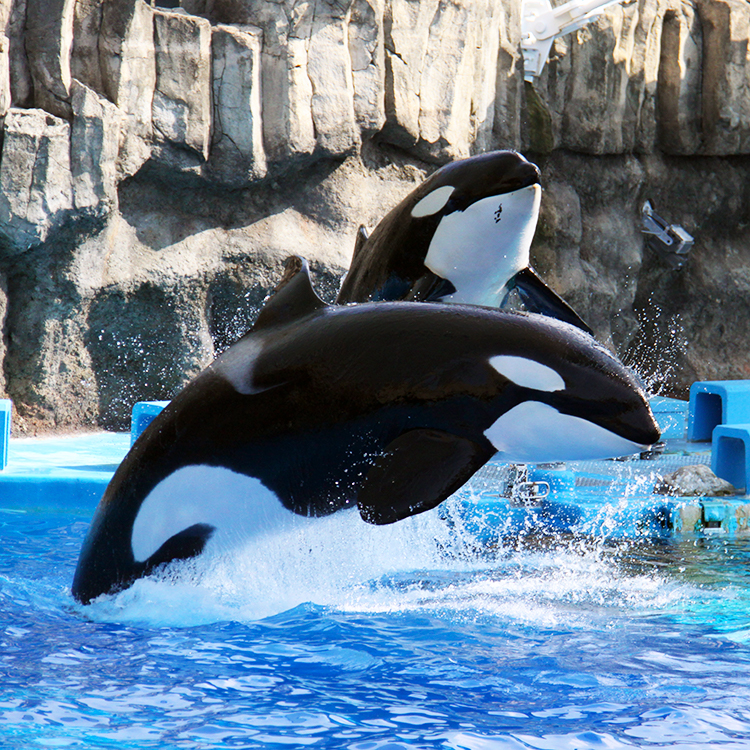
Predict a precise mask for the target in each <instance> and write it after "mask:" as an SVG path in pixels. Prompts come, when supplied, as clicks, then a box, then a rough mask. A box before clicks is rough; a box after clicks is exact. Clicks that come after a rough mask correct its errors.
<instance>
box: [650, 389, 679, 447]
mask: <svg viewBox="0 0 750 750" xmlns="http://www.w3.org/2000/svg"><path fill="white" fill-rule="evenodd" d="M648 402H649V404H650V405H651V411H652V412H653V413H654V418H655V419H656V423H657V424H658V425H659V429H660V430H661V439H662V440H684V439H685V432H686V430H687V419H688V402H687V401H682V400H681V399H678V398H666V397H664V396H652V397H651V398H650V399H649V401H648Z"/></svg>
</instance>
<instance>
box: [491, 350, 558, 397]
mask: <svg viewBox="0 0 750 750" xmlns="http://www.w3.org/2000/svg"><path fill="white" fill-rule="evenodd" d="M490 364H491V365H492V367H494V368H495V370H497V371H498V372H499V373H500V374H501V375H502V376H503V377H506V378H508V380H510V381H511V383H515V384H516V385H520V386H523V387H524V388H533V389H534V390H535V391H547V392H549V393H551V392H553V391H562V390H563V389H564V388H565V381H564V380H563V379H562V376H561V375H560V373H559V372H557V370H553V369H552V368H551V367H547V365H543V364H541V363H540V362H537V361H536V360H533V359H527V358H526V357H515V356H512V355H509V354H500V355H498V356H497V357H491V358H490Z"/></svg>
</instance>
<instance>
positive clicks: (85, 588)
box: [72, 258, 659, 603]
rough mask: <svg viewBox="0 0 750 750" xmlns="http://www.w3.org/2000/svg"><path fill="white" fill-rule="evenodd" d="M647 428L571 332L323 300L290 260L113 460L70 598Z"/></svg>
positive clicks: (613, 371) (640, 444) (433, 497)
mask: <svg viewBox="0 0 750 750" xmlns="http://www.w3.org/2000/svg"><path fill="white" fill-rule="evenodd" d="M658 438H659V430H658V428H657V425H656V423H655V422H654V418H653V415H652V414H651V411H650V408H649V406H648V403H647V401H646V399H645V396H644V393H643V391H642V390H641V388H640V386H639V385H638V383H637V382H636V381H635V379H634V378H633V376H632V375H631V374H630V373H629V371H628V370H627V369H626V368H625V367H624V366H623V365H621V364H620V363H619V362H618V361H617V360H616V359H615V358H614V357H612V356H611V355H610V354H609V352H608V351H607V350H606V349H604V348H603V347H602V346H600V345H599V344H597V342H596V341H594V339H592V338H591V337H590V336H588V335H587V334H585V333H583V332H582V331H580V330H579V329H578V328H575V327H573V326H571V325H568V324H566V323H562V322H560V321H557V320H553V319H551V318H547V317H544V316H540V315H533V314H514V313H508V312H502V311H499V310H495V309H485V308H480V307H476V306H464V305H443V304H430V303H427V304H420V305H414V304H411V303H408V302H392V303H373V304H362V305H351V306H340V305H330V306H329V305H326V304H325V303H324V302H323V301H322V300H320V298H318V297H317V296H316V294H315V292H314V291H313V288H312V286H311V284H310V279H309V276H308V273H307V266H306V264H305V263H304V262H303V261H301V260H300V259H299V258H294V259H291V261H290V263H289V265H288V268H287V273H286V274H285V276H284V279H283V280H282V282H281V284H280V285H279V287H278V288H277V291H276V293H275V294H274V296H272V297H271V298H270V300H269V301H268V302H267V304H266V305H265V307H264V308H263V310H262V311H261V313H260V315H259V317H258V320H257V322H256V324H255V326H254V327H253V329H252V330H251V331H250V332H249V333H248V334H246V335H245V336H244V337H243V338H242V339H240V340H239V341H238V342H237V343H236V344H234V345H233V346H232V347H230V348H229V349H227V350H226V351H225V352H224V353H223V354H222V355H221V356H220V357H218V358H217V359H216V360H215V361H214V362H213V363H212V364H211V365H209V367H207V368H206V369H205V370H204V371H203V372H202V373H200V374H199V375H198V376H197V377H196V378H195V379H194V380H193V381H191V382H190V383H189V384H188V385H187V386H186V387H185V388H184V390H183V391H182V392H181V393H179V394H178V395H177V396H176V397H175V399H174V400H173V401H172V402H171V403H170V404H169V405H168V406H167V407H166V408H165V409H164V411H162V412H161V414H160V415H159V416H157V417H156V419H154V421H153V422H152V423H151V424H150V426H149V427H148V428H147V429H146V430H145V431H144V433H143V434H142V435H141V437H140V438H139V439H138V440H137V441H136V442H135V444H134V445H133V447H132V448H131V450H130V452H129V453H128V455H127V456H126V457H125V459H124V460H123V462H122V464H121V465H120V467H119V468H118V469H117V471H116V473H115V475H114V477H113V478H112V481H111V483H110V484H109V486H108V488H107V490H106V492H105V494H104V496H103V498H102V500H101V502H100V504H99V506H98V508H97V511H96V513H95V516H94V519H93V521H92V525H91V527H90V529H89V532H88V535H87V537H86V539H85V541H84V544H83V548H82V550H81V554H80V558H79V561H78V567H77V569H76V573H75V579H74V581H73V587H72V591H73V595H74V596H75V598H76V599H78V600H79V601H81V602H84V603H88V602H90V601H91V600H92V599H94V598H95V597H97V596H99V595H100V594H105V593H110V592H116V591H118V590H121V589H123V588H126V587H128V586H129V585H130V584H131V583H132V582H133V581H135V580H136V579H137V578H139V577H142V576H145V575H147V574H148V573H150V572H151V571H153V570H154V569H155V568H157V567H159V566H161V565H163V564H165V563H168V562H170V561H173V560H178V559H184V558H190V557H194V556H196V555H199V554H201V553H203V552H204V551H206V552H210V551H211V550H212V549H213V550H216V551H220V550H222V549H227V548H231V545H232V544H235V543H237V542H241V541H243V540H247V539H248V538H249V537H252V536H253V535H260V534H264V533H267V532H269V531H271V530H274V529H276V530H278V528H279V526H281V525H283V524H284V523H286V522H288V520H289V519H290V518H294V517H295V514H296V515H297V517H299V516H306V517H308V519H309V520H305V521H304V522H309V523H314V522H315V519H316V518H318V517H320V516H326V515H328V514H331V513H334V512H337V511H341V510H343V509H345V508H349V507H352V508H353V507H355V506H358V508H359V513H360V515H361V517H362V519H364V521H366V522H369V523H374V524H388V523H393V522H395V521H398V520H400V519H403V518H406V517H408V516H411V515H414V514H417V513H421V512H423V511H426V510H429V509H430V508H434V507H435V506H437V505H438V504H439V503H440V502H442V501H443V500H444V499H446V498H447V497H448V496H449V495H451V494H452V493H453V492H455V491H456V490H457V489H458V488H459V487H461V485H463V484H464V483H465V482H466V481H467V480H468V479H469V478H470V477H471V476H472V474H473V473H474V472H475V471H477V469H479V468H480V467H481V466H482V465H483V464H484V463H485V462H487V461H488V460H489V459H490V458H492V457H493V456H494V455H495V454H496V453H498V452H499V454H500V455H501V456H502V457H505V458H507V460H509V461H521V462H526V461H529V462H534V461H550V460H565V459H582V458H599V457H605V456H619V455H627V454H632V453H635V452H638V451H640V450H642V449H643V448H644V446H647V445H650V444H652V443H654V442H656V441H657V440H658ZM285 519H286V521H285ZM300 522H303V521H300Z"/></svg>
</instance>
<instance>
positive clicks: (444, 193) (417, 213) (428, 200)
mask: <svg viewBox="0 0 750 750" xmlns="http://www.w3.org/2000/svg"><path fill="white" fill-rule="evenodd" d="M455 189H456V188H454V187H453V185H443V187H439V188H435V190H431V191H430V192H429V193H427V195H425V197H424V198H422V200H420V201H418V202H417V203H416V204H415V205H414V208H412V210H411V215H412V218H414V219H421V218H422V217H424V216H432V215H433V214H436V213H437V212H438V211H440V210H441V209H442V208H444V207H445V204H446V203H447V202H448V201H449V200H450V197H451V195H453V191H454V190H455Z"/></svg>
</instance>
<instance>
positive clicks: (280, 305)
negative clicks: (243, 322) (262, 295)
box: [252, 255, 328, 331]
mask: <svg viewBox="0 0 750 750" xmlns="http://www.w3.org/2000/svg"><path fill="white" fill-rule="evenodd" d="M324 307H328V305H326V303H325V302H324V301H323V300H322V299H320V297H318V295H317V294H315V290H314V289H313V285H312V281H311V280H310V269H309V267H308V265H307V261H306V260H305V259H304V258H300V257H299V256H298V255H292V256H290V257H289V258H287V261H286V264H285V267H284V275H283V276H282V277H281V281H279V283H278V284H277V285H276V288H275V289H274V290H273V292H272V293H271V296H270V297H268V299H267V300H266V303H265V304H264V305H263V308H262V309H261V311H260V315H258V319H257V320H256V321H255V325H254V326H253V327H252V330H253V331H257V330H259V329H263V328H270V327H272V326H277V325H282V324H284V323H289V322H291V321H293V320H296V319H297V318H302V317H304V316H305V315H309V314H310V313H314V312H315V311H316V310H321V309H323V308H324Z"/></svg>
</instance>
